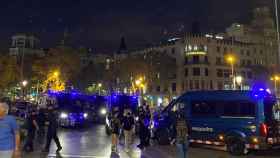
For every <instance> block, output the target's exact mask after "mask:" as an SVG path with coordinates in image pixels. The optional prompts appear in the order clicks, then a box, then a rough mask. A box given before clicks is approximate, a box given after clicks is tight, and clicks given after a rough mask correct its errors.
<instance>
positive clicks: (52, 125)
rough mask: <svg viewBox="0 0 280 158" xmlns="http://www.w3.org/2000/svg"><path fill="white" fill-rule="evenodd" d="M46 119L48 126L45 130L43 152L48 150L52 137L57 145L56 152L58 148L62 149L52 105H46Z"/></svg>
mask: <svg viewBox="0 0 280 158" xmlns="http://www.w3.org/2000/svg"><path fill="white" fill-rule="evenodd" d="M48 121H49V126H48V131H47V141H46V146H45V149H44V152H49V149H50V144H51V141H52V139H54V141H55V143H56V146H57V150H56V152H59V151H60V150H62V147H61V145H60V141H59V139H58V137H57V128H58V122H57V115H56V112H55V110H54V107H53V106H52V105H50V106H48Z"/></svg>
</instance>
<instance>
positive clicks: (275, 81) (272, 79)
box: [270, 75, 280, 94]
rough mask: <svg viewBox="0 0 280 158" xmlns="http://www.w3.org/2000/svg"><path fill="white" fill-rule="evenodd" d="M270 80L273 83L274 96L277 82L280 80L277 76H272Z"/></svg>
mask: <svg viewBox="0 0 280 158" xmlns="http://www.w3.org/2000/svg"><path fill="white" fill-rule="evenodd" d="M270 80H271V81H274V92H275V94H277V82H278V81H279V80H280V77H279V76H277V75H274V76H273V77H271V79H270Z"/></svg>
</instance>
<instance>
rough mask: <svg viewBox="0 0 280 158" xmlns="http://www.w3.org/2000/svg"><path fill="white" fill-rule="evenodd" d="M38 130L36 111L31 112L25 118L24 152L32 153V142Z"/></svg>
mask: <svg viewBox="0 0 280 158" xmlns="http://www.w3.org/2000/svg"><path fill="white" fill-rule="evenodd" d="M38 130H39V126H38V123H37V121H36V111H35V110H32V111H31V112H30V113H29V114H28V117H27V139H26V143H25V145H24V147H23V149H24V150H25V151H26V152H33V150H34V148H33V141H34V139H35V134H36V131H38Z"/></svg>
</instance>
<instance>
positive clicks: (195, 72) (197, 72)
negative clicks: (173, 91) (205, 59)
mask: <svg viewBox="0 0 280 158" xmlns="http://www.w3.org/2000/svg"><path fill="white" fill-rule="evenodd" d="M193 76H200V68H198V67H195V68H193Z"/></svg>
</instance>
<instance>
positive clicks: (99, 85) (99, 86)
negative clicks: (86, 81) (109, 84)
mask: <svg viewBox="0 0 280 158" xmlns="http://www.w3.org/2000/svg"><path fill="white" fill-rule="evenodd" d="M97 86H98V94H99V95H100V94H101V87H102V83H98V85H97Z"/></svg>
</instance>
